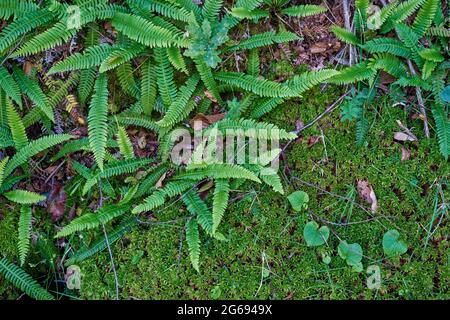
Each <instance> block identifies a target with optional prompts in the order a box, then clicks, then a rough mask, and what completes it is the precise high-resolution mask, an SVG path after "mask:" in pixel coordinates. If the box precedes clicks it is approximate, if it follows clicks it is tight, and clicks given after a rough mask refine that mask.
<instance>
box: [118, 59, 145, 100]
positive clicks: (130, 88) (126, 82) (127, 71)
mask: <svg viewBox="0 0 450 320" xmlns="http://www.w3.org/2000/svg"><path fill="white" fill-rule="evenodd" d="M116 74H117V78H118V79H119V84H120V86H121V87H122V89H123V90H124V91H125V92H127V93H129V94H130V95H131V96H133V97H135V98H139V96H140V95H141V89H140V88H139V86H138V84H137V82H136V79H135V78H134V76H133V66H132V65H131V62H130V61H127V62H124V63H123V64H121V65H119V66H118V67H117V68H116Z"/></svg>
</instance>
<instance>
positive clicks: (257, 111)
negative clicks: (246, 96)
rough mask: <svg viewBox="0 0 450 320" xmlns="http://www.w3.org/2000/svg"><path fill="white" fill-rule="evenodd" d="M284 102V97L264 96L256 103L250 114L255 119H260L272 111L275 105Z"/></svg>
mask: <svg viewBox="0 0 450 320" xmlns="http://www.w3.org/2000/svg"><path fill="white" fill-rule="evenodd" d="M283 102H284V99H283V98H263V99H261V100H258V101H257V102H256V103H255V108H254V109H253V110H252V112H251V114H250V116H251V117H252V118H253V119H259V118H261V117H262V116H263V115H265V114H267V113H269V112H270V111H272V110H273V109H274V108H275V107H277V106H279V105H280V104H282V103H283Z"/></svg>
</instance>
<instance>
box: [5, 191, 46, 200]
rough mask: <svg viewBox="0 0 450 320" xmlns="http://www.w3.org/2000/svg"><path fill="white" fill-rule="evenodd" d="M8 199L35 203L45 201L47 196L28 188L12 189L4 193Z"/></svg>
mask: <svg viewBox="0 0 450 320" xmlns="http://www.w3.org/2000/svg"><path fill="white" fill-rule="evenodd" d="M3 195H4V196H5V197H6V198H7V199H8V200H10V201H12V202H15V203H20V204H33V203H38V202H41V201H44V200H45V199H46V197H44V196H42V195H40V194H37V193H34V192H30V191H27V190H19V189H18V190H12V191H8V192H6V193H4V194H3Z"/></svg>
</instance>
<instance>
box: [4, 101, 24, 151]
mask: <svg viewBox="0 0 450 320" xmlns="http://www.w3.org/2000/svg"><path fill="white" fill-rule="evenodd" d="M6 114H7V118H8V125H9V129H10V131H11V135H12V138H13V141H14V146H15V148H16V150H20V149H22V148H23V147H24V146H26V145H27V144H28V137H27V134H26V132H25V126H24V125H23V122H22V119H21V118H20V116H19V114H18V113H17V111H16V109H15V108H14V106H13V105H12V103H11V102H10V101H9V100H7V101H6Z"/></svg>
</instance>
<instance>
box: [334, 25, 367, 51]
mask: <svg viewBox="0 0 450 320" xmlns="http://www.w3.org/2000/svg"><path fill="white" fill-rule="evenodd" d="M331 31H332V32H333V33H334V35H335V36H336V37H337V38H338V39H340V40H341V41H344V42H345V43H348V44H351V45H354V46H356V45H359V44H360V43H361V41H360V40H359V39H358V37H357V36H356V35H355V34H354V33H353V32H351V31H349V30H347V29H345V28H342V27H339V26H336V25H335V26H332V27H331Z"/></svg>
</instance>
